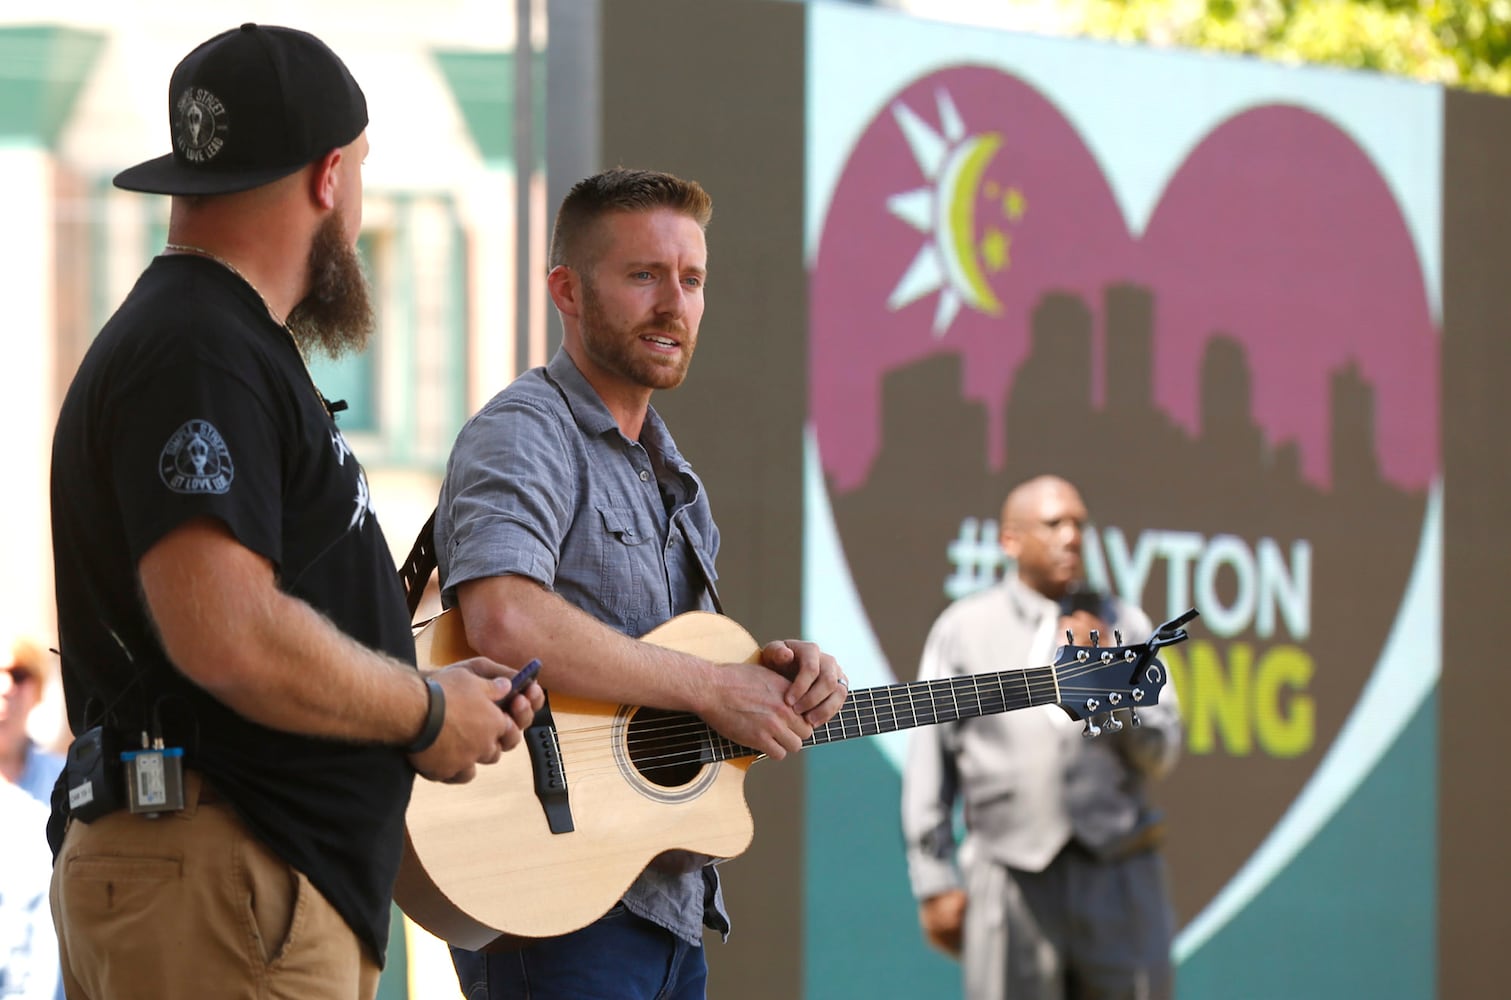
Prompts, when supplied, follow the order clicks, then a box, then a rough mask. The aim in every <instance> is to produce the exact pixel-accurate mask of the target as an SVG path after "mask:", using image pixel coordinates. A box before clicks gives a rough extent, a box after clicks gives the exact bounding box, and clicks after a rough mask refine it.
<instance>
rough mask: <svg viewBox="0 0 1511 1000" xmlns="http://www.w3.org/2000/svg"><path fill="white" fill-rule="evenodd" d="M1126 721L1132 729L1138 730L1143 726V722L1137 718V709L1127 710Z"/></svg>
mask: <svg viewBox="0 0 1511 1000" xmlns="http://www.w3.org/2000/svg"><path fill="white" fill-rule="evenodd" d="M1128 720H1129V721H1130V722H1132V723H1133V728H1134V729H1138V728H1139V727H1140V726H1142V725H1143V724H1144V721H1143V720H1142V719H1140V718H1139V717H1138V709H1136V708H1130V709H1129V710H1128Z"/></svg>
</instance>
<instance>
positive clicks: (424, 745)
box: [404, 677, 446, 753]
mask: <svg viewBox="0 0 1511 1000" xmlns="http://www.w3.org/2000/svg"><path fill="white" fill-rule="evenodd" d="M425 692H426V695H427V697H428V700H427V702H426V705H425V725H424V727H422V728H421V729H420V735H418V736H416V737H415V738H414V742H413V743H411V744H409V746H407V747H405V748H404V752H405V753H420V752H422V751H425V750H429V749H430V747H431V744H433V743H435V741H436V738H437V737H439V736H440V735H441V727H442V726H443V725H445V724H446V692H445V690H444V689H442V687H441V684H440V682H439V681H437V680H434V679H432V678H430V677H427V678H425Z"/></svg>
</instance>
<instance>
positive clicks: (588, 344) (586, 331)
mask: <svg viewBox="0 0 1511 1000" xmlns="http://www.w3.org/2000/svg"><path fill="white" fill-rule="evenodd" d="M651 331H660V332H665V333H667V334H669V335H672V336H675V337H676V338H677V339H678V340H679V341H681V342H682V354H681V357H680V358H679V359H677V360H676V361H669V360H667V361H663V360H660V359H658V358H655V357H646V356H645V355H643V354H637V353H636V352H635V345H636V344H638V343H639V340H640V334H641V333H646V332H651ZM582 346H583V350H584V351H585V352H586V353H587V355H588V357H589V358H591V359H592V360H593V362H594V363H595V364H597V365H598V367H600V368H602V369H604V370H605V371H609V372H613V373H614V374H615V375H619V376H621V377H623V378H627V379H629V380H630V381H631V382H634V383H635V384H636V385H641V386H644V387H645V388H647V389H675V388H676V387H677V386H679V385H681V384H682V380H683V379H685V378H687V366H688V365H690V364H692V360H693V346H694V344H693V340H692V338H691V336H690V335H689V334H688V330H687V326H686V324H684V323H682V322H681V321H680V320H677V321H668V322H665V323H642V324H640V325H639V326H636V327H634V328H632V329H628V330H627V329H625V328H624V327H618V326H615V325H614V323H613V322H612V321H611V320H610V319H609V317H608V315H607V313H605V312H604V309H603V306H602V305H601V304H600V303H599V301H598V294H597V293H596V292H595V291H594V290H593V286H592V285H591V284H590V283H588V282H587V281H584V282H583V283H582Z"/></svg>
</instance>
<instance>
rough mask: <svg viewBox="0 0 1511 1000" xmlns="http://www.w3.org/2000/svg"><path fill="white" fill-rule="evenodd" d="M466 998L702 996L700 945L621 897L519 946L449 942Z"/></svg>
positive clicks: (662, 999)
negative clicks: (488, 949)
mask: <svg viewBox="0 0 1511 1000" xmlns="http://www.w3.org/2000/svg"><path fill="white" fill-rule="evenodd" d="M451 961H452V964H453V965H455V966H456V978H457V982H458V983H459V984H460V985H461V987H462V996H464V997H466V998H467V1000H705V997H706V995H707V992H706V991H707V986H708V962H707V960H706V959H705V958H704V955H703V948H702V947H701V946H698V945H691V944H688V943H687V942H686V941H683V940H682V939H681V938H679V937H677V936H676V935H675V934H673V933H672V932H671V931H669V930H666V929H665V928H662V927H658V926H657V925H655V924H653V923H651V922H650V921H649V920H642V919H641V918H639V917H637V916H635V915H634V914H633V913H631V912H630V911H628V910H626V909H625V908H624V906H623V904H618V905H615V907H614V908H613V909H612V910H610V911H609V912H608V913H606V914H604V915H603V916H602V917H600V918H599V919H598V920H597V921H595V922H594V923H591V924H589V925H588V926H586V927H584V928H583V929H582V930H580V931H573V932H572V933H571V934H564V935H562V936H561V937H555V938H546V939H544V940H542V941H539V942H537V943H535V944H532V945H531V946H530V947H528V948H525V949H523V950H521V951H508V952H498V953H495V954H483V953H481V952H476V951H464V950H462V949H460V948H452V949H451Z"/></svg>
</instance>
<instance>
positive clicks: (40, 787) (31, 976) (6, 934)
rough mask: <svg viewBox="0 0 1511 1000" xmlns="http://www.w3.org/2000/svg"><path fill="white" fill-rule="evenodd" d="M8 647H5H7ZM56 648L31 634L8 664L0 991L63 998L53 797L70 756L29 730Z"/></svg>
mask: <svg viewBox="0 0 1511 1000" xmlns="http://www.w3.org/2000/svg"><path fill="white" fill-rule="evenodd" d="M0 648H3V647H0ZM51 667H52V654H51V653H50V652H48V651H46V650H44V649H43V648H42V647H41V646H39V645H38V644H37V643H35V642H32V641H31V640H30V639H26V638H17V639H15V640H14V641H13V642H12V643H11V644H10V665H9V666H7V667H6V668H5V669H4V670H3V671H0V776H3V777H4V779H5V780H4V781H0V817H3V818H4V820H3V822H0V853H3V856H4V858H5V860H4V862H3V863H0V997H5V998H24V1000H55V998H56V1000H61V998H62V997H63V986H62V982H61V980H60V979H59V976H58V938H57V934H56V933H55V932H54V930H53V923H52V913H51V912H50V911H49V910H48V907H47V888H48V883H49V882H50V881H51V878H52V857H51V855H50V853H49V852H48V850H47V815H48V808H47V803H48V802H49V801H50V800H51V798H52V788H53V785H54V783H56V781H57V778H58V774H59V772H61V771H62V770H63V755H62V754H56V753H53V752H51V751H49V750H45V749H43V748H42V747H41V746H40V745H38V743H37V742H36V741H35V740H33V739H32V737H31V735H30V734H29V732H28V731H27V720H28V719H29V718H30V717H31V714H32V710H33V709H35V708H36V707H37V705H38V703H39V702H41V700H42V694H43V692H44V691H45V689H46V686H47V682H48V680H49V679H50V678H51V675H52V673H53V671H52V669H51Z"/></svg>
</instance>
